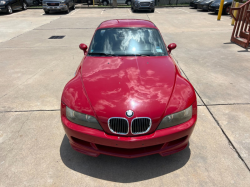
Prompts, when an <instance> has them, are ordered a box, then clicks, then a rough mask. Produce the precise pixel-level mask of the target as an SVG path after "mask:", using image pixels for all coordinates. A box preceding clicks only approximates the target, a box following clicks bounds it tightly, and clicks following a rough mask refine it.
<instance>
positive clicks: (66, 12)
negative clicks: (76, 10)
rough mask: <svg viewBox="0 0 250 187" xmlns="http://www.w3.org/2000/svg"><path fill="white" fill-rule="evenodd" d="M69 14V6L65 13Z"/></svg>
mask: <svg viewBox="0 0 250 187" xmlns="http://www.w3.org/2000/svg"><path fill="white" fill-rule="evenodd" d="M68 13H69V6H68V5H67V10H66V11H65V14H68Z"/></svg>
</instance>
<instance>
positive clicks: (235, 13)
mask: <svg viewBox="0 0 250 187" xmlns="http://www.w3.org/2000/svg"><path fill="white" fill-rule="evenodd" d="M234 7H235V8H238V7H239V2H236V3H235V5H234ZM237 13H238V10H234V17H235V18H236V15H237ZM234 23H235V20H234V18H232V23H231V25H234Z"/></svg>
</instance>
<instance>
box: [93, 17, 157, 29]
mask: <svg viewBox="0 0 250 187" xmlns="http://www.w3.org/2000/svg"><path fill="white" fill-rule="evenodd" d="M119 27H147V28H157V27H156V26H155V24H154V23H152V22H151V21H148V20H142V19H112V20H107V21H104V22H102V23H101V24H100V25H99V27H98V28H97V29H104V28H119Z"/></svg>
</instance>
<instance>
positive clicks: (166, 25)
mask: <svg viewBox="0 0 250 187" xmlns="http://www.w3.org/2000/svg"><path fill="white" fill-rule="evenodd" d="M118 18H126V19H127V18H136V19H147V20H151V21H153V22H154V23H155V25H156V26H157V27H158V28H159V29H160V31H161V33H162V35H163V37H164V40H165V42H166V43H167V44H168V43H173V42H174V43H176V44H177V48H176V49H175V50H174V51H173V52H172V53H173V56H174V57H175V59H176V60H177V61H178V64H179V66H180V68H181V70H182V71H183V74H184V76H185V77H186V78H187V79H189V80H190V82H191V83H192V84H193V86H194V88H195V89H196V91H197V98H198V105H199V106H198V121H197V125H196V128H195V130H194V132H193V135H192V137H191V140H190V144H189V146H188V147H187V148H186V149H185V150H183V151H181V152H179V153H176V154H174V155H170V156H167V157H161V156H160V155H152V156H147V157H142V158H136V159H123V158H116V157H110V156H105V155H100V156H99V157H97V158H92V157H90V156H86V155H83V154H80V153H78V152H76V151H74V150H72V148H71V147H70V145H69V143H68V140H67V137H66V136H65V134H64V130H63V128H62V125H61V121H60V111H59V108H60V97H61V93H62V90H63V87H64V85H65V84H66V83H67V82H68V81H69V80H70V79H71V78H72V77H73V76H74V73H75V70H76V68H77V66H78V65H79V63H80V61H81V59H82V57H83V52H82V51H81V50H79V48H78V45H79V44H80V43H85V44H87V45H89V43H90V40H91V38H92V35H93V33H94V30H95V29H96V27H97V26H98V25H99V24H100V23H101V22H102V21H104V20H108V19H118ZM216 18H217V17H216V15H215V14H212V13H207V12H202V11H196V10H194V9H190V8H184V7H182V8H162V9H156V11H155V13H148V12H141V13H132V12H131V11H130V9H76V10H74V11H71V12H70V13H69V14H68V15H64V14H58V13H55V14H51V15H44V13H43V11H42V10H39V9H38V10H27V11H19V12H15V13H14V14H12V15H4V14H1V15H0V75H1V76H0V90H1V92H0V119H1V121H0V186H185V187H186V186H192V187H193V186H206V187H207V186H241V187H245V186H249V184H250V171H249V167H250V128H249V125H250V94H249V93H250V77H249V74H250V63H249V62H250V53H249V51H247V50H245V49H243V48H241V47H239V46H237V45H235V44H232V43H230V36H231V32H232V29H233V27H232V26H231V25H230V23H231V19H230V17H229V16H222V20H221V21H217V20H216ZM54 35H60V36H61V35H63V36H65V37H64V38H63V39H57V40H55V39H54V40H52V39H48V38H49V37H51V36H54Z"/></svg>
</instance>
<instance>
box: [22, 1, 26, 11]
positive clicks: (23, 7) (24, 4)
mask: <svg viewBox="0 0 250 187" xmlns="http://www.w3.org/2000/svg"><path fill="white" fill-rule="evenodd" d="M22 9H23V10H27V4H26V3H25V2H23V5H22Z"/></svg>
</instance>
